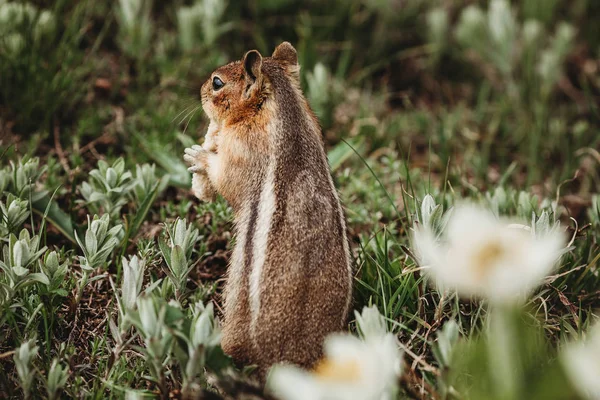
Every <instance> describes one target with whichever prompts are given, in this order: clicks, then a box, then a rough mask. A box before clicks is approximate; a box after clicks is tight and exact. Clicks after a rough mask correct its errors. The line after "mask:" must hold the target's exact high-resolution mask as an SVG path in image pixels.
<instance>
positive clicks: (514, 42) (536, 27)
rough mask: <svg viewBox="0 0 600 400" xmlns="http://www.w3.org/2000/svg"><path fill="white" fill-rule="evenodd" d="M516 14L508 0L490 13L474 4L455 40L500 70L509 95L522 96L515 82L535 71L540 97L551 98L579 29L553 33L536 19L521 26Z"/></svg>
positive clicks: (497, 2)
mask: <svg viewBox="0 0 600 400" xmlns="http://www.w3.org/2000/svg"><path fill="white" fill-rule="evenodd" d="M515 14H516V13H515V11H514V10H513V9H512V8H511V5H510V3H509V2H508V1H507V0H493V1H491V2H490V4H489V8H488V10H487V11H484V10H482V9H481V8H479V6H477V5H470V6H468V7H466V8H465V9H464V10H463V11H462V13H461V15H460V18H459V21H458V24H457V25H456V28H455V30H454V37H455V38H456V40H457V41H458V43H459V44H460V45H461V46H462V47H463V48H465V49H468V50H470V51H472V52H474V53H475V54H476V55H477V57H478V58H479V59H480V60H482V61H484V62H486V63H488V65H491V66H493V67H494V68H495V69H496V70H497V71H498V73H499V76H500V77H501V79H502V81H503V83H504V85H505V87H506V89H508V93H509V95H512V96H513V97H514V96H520V95H519V93H518V87H517V84H516V82H515V79H516V78H517V77H522V78H524V79H526V78H527V77H528V75H529V71H532V70H533V71H535V72H536V73H537V76H534V77H531V78H530V79H534V80H535V81H538V82H539V86H535V87H538V88H539V92H538V93H537V96H538V97H539V98H541V99H544V98H547V97H548V95H549V94H550V93H551V91H552V89H553V88H554V86H555V85H556V83H557V82H558V79H559V78H560V76H561V74H562V68H563V64H564V60H565V58H566V56H567V55H568V54H569V53H570V52H571V50H572V48H573V46H572V45H573V38H574V36H575V29H574V28H573V27H572V26H571V25H569V24H567V23H561V24H559V25H558V26H557V28H556V31H555V32H554V34H549V33H547V32H545V31H544V30H545V28H544V26H543V24H542V23H540V22H539V21H537V20H536V19H528V20H526V21H524V22H523V23H520V22H519V21H518V20H517V18H516V16H515ZM439 19H440V20H441V18H439ZM432 35H433V33H432ZM532 88H533V87H532Z"/></svg>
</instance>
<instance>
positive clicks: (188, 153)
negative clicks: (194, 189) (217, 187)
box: [183, 144, 209, 173]
mask: <svg viewBox="0 0 600 400" xmlns="http://www.w3.org/2000/svg"><path fill="white" fill-rule="evenodd" d="M208 154H209V151H208V150H206V149H205V148H203V147H202V146H200V145H197V144H196V145H193V146H192V147H188V148H187V149H185V154H184V155H183V159H184V160H185V162H187V163H188V164H189V165H190V167H189V168H188V171H190V172H192V173H196V172H203V171H206V167H207V165H208Z"/></svg>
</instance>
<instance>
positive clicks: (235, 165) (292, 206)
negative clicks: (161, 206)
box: [184, 42, 352, 380]
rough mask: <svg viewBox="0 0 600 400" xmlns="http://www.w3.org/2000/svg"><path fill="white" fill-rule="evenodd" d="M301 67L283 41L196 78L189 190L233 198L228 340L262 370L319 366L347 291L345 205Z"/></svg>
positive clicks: (345, 307)
mask: <svg viewBox="0 0 600 400" xmlns="http://www.w3.org/2000/svg"><path fill="white" fill-rule="evenodd" d="M299 72H300V66H299V65H298V56H297V53H296V49H295V48H294V47H293V46H292V45H291V44H290V43H288V42H283V43H281V44H280V45H279V46H278V47H277V48H276V49H275V51H274V52H273V54H272V56H271V57H262V55H261V54H260V53H259V52H258V51H257V50H250V51H248V52H247V53H246V54H245V55H244V57H243V58H242V60H241V61H235V62H232V63H229V64H227V65H224V66H222V67H220V68H218V69H217V70H216V71H214V72H213V73H212V74H211V76H210V78H209V79H208V80H207V82H206V83H204V85H203V86H202V89H201V98H202V107H203V109H204V111H205V113H206V115H207V116H208V118H209V119H210V124H209V128H208V132H207V136H206V139H205V143H204V145H203V146H200V145H195V146H193V147H191V148H188V149H186V150H185V153H186V154H185V155H184V159H185V161H186V162H187V163H188V164H190V165H191V167H190V168H189V170H190V172H193V174H194V175H193V178H192V179H193V184H192V190H193V192H194V194H195V195H196V196H197V197H198V198H199V199H201V200H206V201H212V200H213V199H214V196H215V195H216V193H219V194H220V195H221V196H223V197H224V198H225V200H227V202H228V203H229V205H230V206H231V207H232V209H233V213H234V226H235V245H234V249H233V253H232V256H231V260H230V264H229V267H228V271H227V280H226V284H225V288H224V293H223V294H224V310H223V318H224V321H223V329H222V342H221V345H222V348H223V351H224V352H225V353H226V354H228V355H230V356H231V357H232V359H233V360H234V362H235V363H236V364H241V365H247V364H256V365H257V367H258V374H259V377H260V378H259V379H261V380H264V379H265V378H266V373H267V371H268V370H269V368H270V367H271V366H272V365H273V364H275V363H292V364H296V365H299V366H302V367H305V368H312V367H314V366H315V364H316V363H317V362H318V361H319V359H320V358H321V356H322V346H323V341H324V338H325V337H326V336H327V335H328V334H330V333H332V332H336V331H341V330H343V329H344V326H345V324H346V320H347V315H348V311H349V307H350V302H351V297H352V267H351V258H350V250H349V244H348V239H347V235H346V222H345V216H344V212H343V209H342V205H341V203H340V200H339V197H338V194H337V191H336V188H335V186H334V183H333V179H332V176H331V172H330V170H329V164H328V162H327V155H326V152H325V146H324V142H323V137H322V133H321V127H320V125H319V122H318V120H317V118H316V116H315V114H314V113H313V112H312V110H311V108H310V106H309V105H308V102H307V100H306V98H305V97H304V95H303V93H302V90H301V88H300V75H299Z"/></svg>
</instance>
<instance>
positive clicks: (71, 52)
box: [0, 0, 600, 190]
mask: <svg viewBox="0 0 600 400" xmlns="http://www.w3.org/2000/svg"><path fill="white" fill-rule="evenodd" d="M599 20H600V2H598V1H596V0H523V1H513V2H509V1H505V0H496V1H492V2H487V1H474V0H351V1H342V0H327V1H294V0H261V1H258V0H254V1H248V2H242V1H221V0H196V1H150V0H121V1H102V2H96V1H72V0H71V1H70V0H62V1H31V2H22V1H7V0H0V134H1V136H2V138H3V142H4V144H6V143H13V144H15V146H14V147H12V150H10V151H18V152H19V153H21V154H24V153H36V152H37V153H40V154H53V152H55V151H56V150H57V146H56V145H57V144H60V145H61V147H62V149H63V150H64V151H65V155H64V156H65V157H66V158H67V159H68V163H69V168H70V169H73V168H76V167H77V166H81V165H84V164H85V160H86V159H88V158H90V157H91V158H94V157H95V156H94V153H95V152H97V153H99V154H103V155H106V156H108V157H110V156H115V155H120V154H123V153H127V154H128V157H127V159H126V162H127V163H131V164H132V165H133V163H136V162H141V161H146V160H148V159H150V160H154V161H156V162H158V163H159V164H160V165H161V166H162V168H164V169H165V170H167V171H169V172H171V173H172V174H173V175H174V176H176V177H177V178H178V179H179V180H177V178H176V179H175V181H176V182H178V183H182V182H183V181H184V180H185V179H187V178H186V177H185V176H184V175H183V172H182V171H181V170H178V169H177V167H176V166H174V165H171V164H172V163H173V162H174V161H173V162H171V161H169V160H170V158H169V157H175V158H176V159H177V160H179V159H180V154H181V153H182V150H183V148H184V145H187V144H188V143H189V142H190V141H192V140H193V141H197V140H198V138H199V137H201V135H202V132H203V131H204V129H205V128H206V120H205V118H204V117H203V115H202V111H201V110H200V109H198V105H199V102H198V90H199V87H200V85H201V84H202V83H203V81H204V80H205V79H206V78H207V76H208V75H209V74H210V72H211V71H212V70H214V69H215V68H216V67H217V66H219V65H221V64H224V63H227V62H229V61H232V60H236V59H239V58H240V57H241V56H242V55H243V53H244V52H245V51H246V50H248V49H251V48H256V49H258V50H259V51H260V52H261V53H262V54H263V55H269V54H271V52H272V51H273V49H274V47H275V46H276V45H277V44H279V43H280V42H281V41H283V40H288V41H290V42H292V43H293V44H294V45H295V47H296V48H297V49H298V52H299V58H300V63H301V65H302V86H303V88H304V90H305V93H306V95H307V97H308V99H309V100H310V103H311V105H312V107H313V108H314V109H315V111H316V113H317V115H318V116H319V117H320V119H321V122H322V125H323V128H324V134H325V137H326V140H327V143H328V145H330V146H334V145H336V144H337V143H339V142H340V140H341V139H345V140H348V141H350V143H351V144H353V147H354V148H355V149H356V150H357V151H359V152H360V154H362V155H363V156H369V155H373V153H376V155H375V156H374V157H375V159H379V160H381V158H382V157H383V156H389V157H390V159H399V160H402V161H406V160H411V166H417V167H418V166H426V167H427V169H428V171H429V172H431V173H435V174H441V176H442V178H443V176H444V175H445V174H446V173H447V172H448V173H449V174H450V175H453V174H452V172H453V171H454V172H457V171H458V169H459V170H460V173H461V176H462V177H463V179H471V177H472V178H473V179H476V180H478V182H483V183H492V184H493V183H497V181H498V180H499V179H500V178H502V176H503V174H504V173H505V172H506V171H507V170H510V172H511V173H510V176H509V178H510V179H514V180H515V182H516V183H518V184H519V185H534V184H535V185H543V184H550V186H552V183H551V182H553V183H554V185H556V184H558V183H559V182H561V181H563V180H565V179H567V178H571V177H573V175H574V172H575V170H577V169H580V168H583V169H585V168H586V163H585V158H583V159H582V157H581V155H582V153H585V154H590V153H589V152H590V151H591V152H592V153H593V154H594V155H595V157H598V154H597V152H596V153H594V152H593V151H592V150H586V149H593V150H597V149H598V148H600V135H599V134H598V128H599V118H598V117H599V114H598V103H599V102H598V99H599V96H600V75H599V73H598V69H599V68H600V66H599V61H598V59H599V55H600V24H598V21H599ZM57 138H58V139H57ZM130 149H136V150H141V151H130ZM67 150H68V151H67ZM428 150H431V151H428ZM342 153H345V152H342ZM96 158H97V157H96ZM466 160H468V162H466ZM337 161H342V160H341V159H340V160H337ZM63 163H64V162H63ZM335 166H336V165H334V167H335ZM588 167H589V165H588ZM588 169H589V168H588ZM59 170H60V168H58V167H57V171H56V172H57V173H61V172H60V171H59ZM587 172H588V173H591V174H592V175H594V176H593V179H594V182H595V183H598V175H597V171H587ZM178 173H179V174H180V175H178ZM179 181H181V182H179ZM549 182H550V183H549ZM588 185H589V184H588ZM547 189H553V188H552V187H547ZM539 190H543V189H539Z"/></svg>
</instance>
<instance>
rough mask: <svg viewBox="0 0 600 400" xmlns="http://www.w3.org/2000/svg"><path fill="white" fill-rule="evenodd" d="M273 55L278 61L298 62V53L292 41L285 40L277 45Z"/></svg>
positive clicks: (293, 63) (294, 63)
mask: <svg viewBox="0 0 600 400" xmlns="http://www.w3.org/2000/svg"><path fill="white" fill-rule="evenodd" d="M272 57H273V58H274V59H276V60H278V61H283V62H285V63H288V64H289V65H296V64H298V53H297V52H296V49H295V48H294V46H292V45H291V44H290V42H283V43H281V44H280V45H279V46H277V47H276V48H275V51H274V52H273V56H272Z"/></svg>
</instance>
